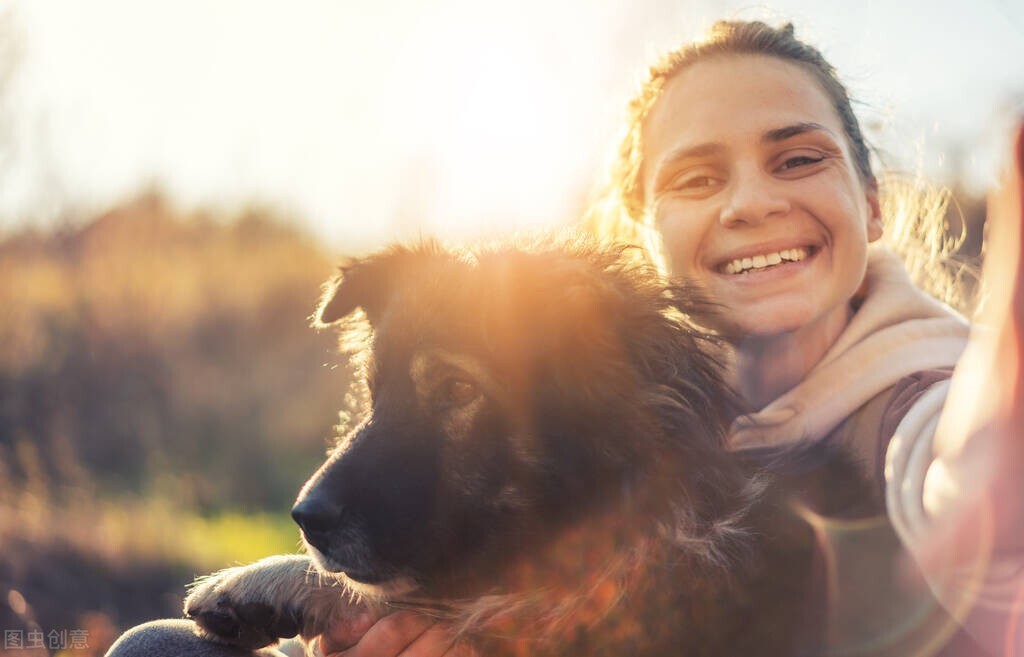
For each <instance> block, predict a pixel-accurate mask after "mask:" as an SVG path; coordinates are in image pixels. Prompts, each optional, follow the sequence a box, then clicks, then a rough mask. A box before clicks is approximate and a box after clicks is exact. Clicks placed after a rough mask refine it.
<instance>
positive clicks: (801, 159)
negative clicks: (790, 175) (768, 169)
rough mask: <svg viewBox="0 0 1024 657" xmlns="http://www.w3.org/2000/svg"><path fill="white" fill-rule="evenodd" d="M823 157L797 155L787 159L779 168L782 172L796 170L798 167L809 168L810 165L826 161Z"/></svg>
mask: <svg viewBox="0 0 1024 657" xmlns="http://www.w3.org/2000/svg"><path fill="white" fill-rule="evenodd" d="M824 159H825V157H824V156H823V155H796V156H793V157H789V158H786V160H785V161H784V162H783V163H782V166H780V167H779V169H781V170H782V171H788V170H790V169H796V168H798V167H803V166H808V165H810V164H817V163H818V162H821V161H822V160H824Z"/></svg>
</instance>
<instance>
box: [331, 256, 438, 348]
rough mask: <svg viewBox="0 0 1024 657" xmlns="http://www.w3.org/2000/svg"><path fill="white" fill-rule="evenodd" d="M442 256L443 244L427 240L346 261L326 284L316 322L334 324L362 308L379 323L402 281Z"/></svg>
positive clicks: (372, 321)
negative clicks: (413, 245)
mask: <svg viewBox="0 0 1024 657" xmlns="http://www.w3.org/2000/svg"><path fill="white" fill-rule="evenodd" d="M441 255H443V249H442V248H441V247H440V246H439V245H437V244H436V243H434V242H425V243H423V244H421V245H419V246H416V247H411V248H410V247H406V246H393V247H391V248H389V249H386V250H384V251H381V252H380V253H376V254H374V255H370V256H366V257H364V258H356V259H352V260H350V261H348V262H346V263H345V264H343V265H342V266H341V267H340V268H339V271H338V274H337V275H336V276H335V277H334V278H332V279H331V280H329V281H327V283H325V284H324V292H323V295H322V296H321V298H320V303H319V304H318V305H317V309H316V312H315V313H314V314H313V325H314V326H316V327H319V328H323V327H326V326H330V325H332V324H334V323H336V322H338V321H339V320H342V319H344V318H345V317H347V316H349V315H350V314H352V313H353V312H355V311H356V309H358V308H362V310H363V312H365V313H366V318H367V319H368V320H369V321H370V324H375V323H376V322H377V320H378V319H379V318H380V315H381V313H382V312H383V311H384V309H385V308H386V307H387V305H388V302H389V301H390V300H391V298H392V296H393V295H394V294H395V292H396V291H397V289H398V288H399V287H400V286H401V284H402V281H404V280H405V279H406V277H407V276H409V275H410V274H413V275H415V272H416V271H419V270H421V269H424V268H425V267H427V266H428V262H427V261H428V260H429V259H437V258H438V257H440V256H441ZM421 273H422V274H426V272H425V271H422V272H421Z"/></svg>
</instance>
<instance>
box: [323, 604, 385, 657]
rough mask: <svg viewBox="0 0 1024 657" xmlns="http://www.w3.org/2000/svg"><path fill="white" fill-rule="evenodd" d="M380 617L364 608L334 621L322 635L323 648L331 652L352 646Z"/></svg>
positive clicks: (326, 652)
mask: <svg viewBox="0 0 1024 657" xmlns="http://www.w3.org/2000/svg"><path fill="white" fill-rule="evenodd" d="M378 618H379V617H377V616H374V615H373V614H372V613H371V612H370V611H369V610H363V611H360V612H359V613H357V614H353V615H351V616H346V617H344V618H341V619H339V620H337V621H334V622H333V623H331V625H330V627H328V628H327V631H326V632H324V634H323V635H322V636H321V637H320V647H321V649H322V650H323V652H324V653H325V654H329V653H333V652H340V651H342V650H345V649H346V648H351V647H352V646H354V645H355V644H356V643H357V642H358V641H359V639H361V638H362V637H363V635H364V634H366V633H367V631H369V629H370V628H371V627H373V624H374V623H375V622H376V621H377V620H378Z"/></svg>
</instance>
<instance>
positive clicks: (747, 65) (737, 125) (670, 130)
mask: <svg viewBox="0 0 1024 657" xmlns="http://www.w3.org/2000/svg"><path fill="white" fill-rule="evenodd" d="M804 123H814V124H818V125H821V126H824V127H826V128H828V129H829V130H830V131H831V132H832V133H833V134H834V135H842V123H841V121H840V119H839V116H838V114H837V113H836V110H835V108H834V106H833V104H832V101H831V99H830V98H829V97H828V95H827V94H826V93H825V90H824V88H823V87H822V85H821V83H820V82H819V81H818V79H817V78H816V77H815V76H814V75H813V74H812V73H811V72H810V71H808V70H807V69H806V68H804V67H803V66H801V65H799V64H796V63H791V62H786V61H783V60H781V59H778V58H775V57H768V56H763V55H718V56H714V57H712V58H709V59H707V60H704V61H701V62H699V63H696V64H693V65H691V66H689V67H687V68H686V69H684V70H683V71H681V72H680V73H678V74H676V75H675V76H673V77H672V78H671V79H669V81H668V82H667V83H666V85H665V89H664V91H663V93H662V94H661V96H660V98H659V99H658V100H657V101H656V102H655V104H654V107H653V108H652V109H651V112H650V113H649V114H648V117H647V119H646V121H645V122H644V159H645V160H648V161H650V158H651V157H654V158H657V156H658V155H659V154H663V153H665V152H667V151H670V150H676V149H679V148H685V147H686V146H687V145H691V146H698V145H700V144H708V143H710V144H714V143H718V144H722V145H730V144H731V143H732V142H736V141H739V142H741V143H742V142H748V141H749V142H760V141H762V139H763V137H764V135H765V134H766V133H768V132H770V131H773V130H779V129H781V128H785V127H787V126H790V125H796V124H804Z"/></svg>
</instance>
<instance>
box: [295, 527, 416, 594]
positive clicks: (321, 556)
mask: <svg viewBox="0 0 1024 657" xmlns="http://www.w3.org/2000/svg"><path fill="white" fill-rule="evenodd" d="M304 543H305V544H306V550H307V552H308V553H309V556H310V557H311V558H312V559H313V563H314V564H316V567H317V568H318V569H319V570H321V571H324V572H327V573H330V574H331V575H333V576H335V577H338V578H341V579H344V580H345V582H346V584H347V586H348V588H349V589H350V590H352V591H353V592H355V593H358V594H360V595H366V596H369V597H372V598H395V597H397V596H403V595H408V594H410V593H412V592H414V591H416V590H417V589H418V588H419V586H418V585H417V584H416V582H415V581H414V580H413V579H412V578H410V577H404V576H400V575H397V574H395V573H392V572H388V571H385V570H374V569H372V568H367V567H364V566H360V565H348V564H345V563H342V562H341V561H338V560H337V559H335V558H333V557H332V556H331V555H329V554H327V553H325V552H323V551H321V550H319V549H317V547H316V546H315V545H313V544H311V543H310V542H309V541H308V540H307V541H304Z"/></svg>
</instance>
